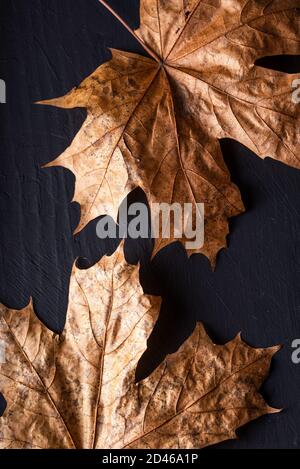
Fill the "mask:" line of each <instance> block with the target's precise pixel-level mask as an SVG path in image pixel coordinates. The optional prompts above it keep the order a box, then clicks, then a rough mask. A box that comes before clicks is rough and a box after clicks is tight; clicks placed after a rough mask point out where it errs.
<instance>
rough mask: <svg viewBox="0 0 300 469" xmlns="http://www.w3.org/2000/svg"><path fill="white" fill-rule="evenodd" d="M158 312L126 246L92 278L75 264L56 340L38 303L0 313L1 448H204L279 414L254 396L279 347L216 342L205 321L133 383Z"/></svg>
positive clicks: (101, 264) (96, 269)
mask: <svg viewBox="0 0 300 469" xmlns="http://www.w3.org/2000/svg"><path fill="white" fill-rule="evenodd" d="M99 300H101V301H99ZM159 307H160V299H159V298H153V297H149V296H146V295H144V294H143V292H142V289H141V286H140V284H139V274H138V267H135V266H129V265H128V264H127V263H126V261H125V259H124V256H123V253H122V250H121V248H120V249H119V250H118V251H117V252H116V253H115V254H114V255H113V256H111V257H107V258H104V259H103V260H102V261H101V262H99V263H98V264H97V265H96V266H94V267H92V268H91V269H89V270H88V271H80V270H77V269H75V268H74V270H73V273H72V278H71V287H70V302H69V311H68V316H67V325H66V328H65V331H64V332H63V333H62V335H61V336H57V335H55V334H54V333H52V332H51V331H49V330H48V329H47V328H46V327H45V326H44V325H43V324H42V323H41V322H40V321H39V320H38V319H37V317H36V316H35V314H34V312H33V308H32V305H31V304H30V305H29V306H28V307H27V308H25V309H24V310H22V311H20V312H18V311H12V310H9V309H6V308H4V307H1V315H2V318H1V320H0V339H1V340H2V341H4V342H5V343H6V363H4V364H2V365H1V366H0V389H1V391H2V392H3V395H4V396H5V398H6V400H7V408H6V411H5V413H4V416H3V417H2V418H1V419H0V447H1V448H43V449H47V448H64V449H72V448H201V447H204V446H207V445H211V444H214V443H217V442H220V441H223V440H226V439H228V438H234V436H235V429H236V428H237V427H239V426H241V425H243V424H245V423H247V422H249V421H250V420H253V419H255V418H257V417H259V416H261V415H263V414H266V413H272V412H276V410H275V409H272V408H270V407H268V406H267V405H266V403H265V402H264V400H263V398H262V397H261V396H260V395H259V394H258V392H257V390H258V388H259V387H260V385H261V383H262V381H263V380H264V379H265V377H266V375H267V373H268V370H269V365H270V362H271V359H272V356H273V354H274V353H275V352H276V351H277V347H273V348H268V349H254V348H251V347H249V346H248V345H246V344H245V343H244V342H243V341H242V340H241V338H240V336H238V337H236V338H235V339H234V340H233V341H231V342H229V343H228V344H226V345H224V346H220V345H215V344H213V343H212V341H211V340H210V339H209V337H208V336H207V334H206V332H205V331H204V328H203V327H202V326H201V325H198V326H197V327H196V329H195V331H194V333H193V334H192V335H191V337H190V338H189V339H188V340H187V341H186V342H185V343H184V344H183V345H182V347H181V348H180V349H179V350H178V351H177V352H176V353H174V354H173V355H170V356H168V357H167V358H166V360H165V361H164V362H163V363H162V364H161V365H160V366H159V367H158V368H157V369H156V370H155V371H154V372H153V373H152V375H150V377H149V378H147V379H145V380H144V381H141V382H139V383H138V384H136V383H135V370H136V366H137V363H138V361H139V358H140V357H141V355H142V353H143V352H144V351H145V349H146V346H147V345H146V344H147V338H148V336H149V334H150V333H151V330H152V328H153V325H154V323H155V321H156V318H157V315H158V311H159Z"/></svg>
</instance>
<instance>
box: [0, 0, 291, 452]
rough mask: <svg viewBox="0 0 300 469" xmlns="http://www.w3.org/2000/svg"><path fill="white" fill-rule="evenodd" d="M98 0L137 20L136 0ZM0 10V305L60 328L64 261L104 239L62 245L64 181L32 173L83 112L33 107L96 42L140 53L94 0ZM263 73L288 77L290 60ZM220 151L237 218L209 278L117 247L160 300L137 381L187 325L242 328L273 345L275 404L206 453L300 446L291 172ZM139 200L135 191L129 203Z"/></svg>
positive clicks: (69, 187)
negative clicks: (0, 89) (1, 97)
mask: <svg viewBox="0 0 300 469" xmlns="http://www.w3.org/2000/svg"><path fill="white" fill-rule="evenodd" d="M282 1H283V3H284V0H282ZM109 3H110V5H112V6H113V7H115V9H116V10H117V11H118V13H120V14H121V16H122V17H123V18H124V19H126V20H127V21H128V23H129V24H130V25H131V26H132V27H137V26H138V24H139V2H138V0H126V1H124V0H114V1H113V0H110V2H109ZM0 15H1V25H0V27H1V41H0V67H1V70H0V78H2V79H4V80H5V81H6V85H7V104H1V105H0V118H1V128H0V152H1V158H0V300H1V301H2V302H3V303H4V304H6V305H7V306H9V307H12V308H16V309H20V308H22V307H24V306H26V305H27V304H28V301H29V298H30V296H32V298H33V301H34V305H35V308H36V312H37V314H38V316H39V317H40V318H41V319H42V320H43V321H44V322H45V323H46V324H47V325H48V326H49V327H50V328H52V329H53V330H55V331H60V330H61V329H62V327H63V325H64V319H65V313H66V308H67V298H68V282H69V276H70V271H71V268H72V264H73V262H74V260H75V258H76V257H78V256H83V257H85V259H84V260H81V261H80V264H81V267H87V266H88V265H91V264H93V263H94V262H96V261H97V260H98V259H99V258H100V257H101V256H102V255H103V254H104V253H106V252H112V250H113V248H114V247H115V245H116V243H112V242H111V243H104V242H103V241H101V242H100V241H99V240H98V239H97V238H96V234H95V222H92V223H91V224H90V225H89V226H88V227H87V228H86V229H85V230H84V231H83V232H82V233H81V234H80V235H79V236H77V237H76V238H75V239H74V238H73V235H72V231H73V229H74V228H75V226H76V225H77V223H78V219H79V214H80V210H79V207H78V205H77V204H76V203H71V201H72V197H73V192H74V176H73V175H72V174H71V173H70V172H69V171H68V170H65V169H63V168H51V169H42V165H43V164H45V163H47V162H49V161H51V160H53V159H54V158H56V157H57V156H58V155H59V154H60V153H62V152H63V150H64V149H65V148H66V147H67V146H68V145H69V144H70V143H71V141H72V139H73V138H74V136H75V134H76V132H77V131H78V130H79V129H80V127H81V125H82V123H83V121H84V118H85V115H86V113H85V111H84V110H69V111H66V110H58V109H54V108H48V107H44V106H37V105H34V104H33V103H34V102H35V101H38V100H41V99H46V98H50V97H56V96H61V95H63V94H65V93H66V92H67V91H69V90H70V89H71V88H72V87H74V86H76V85H78V84H79V83H80V82H81V81H82V79H83V78H85V77H86V76H87V75H89V74H90V73H91V72H93V71H94V70H95V69H96V67H98V66H99V65H100V64H101V63H103V62H104V61H106V60H107V59H109V58H110V53H109V51H108V50H107V47H110V46H112V47H114V48H119V49H123V50H128V51H132V52H138V53H143V54H144V52H143V51H142V50H141V48H140V46H139V44H138V43H137V42H136V41H135V40H134V38H132V37H131V36H130V34H129V33H128V32H127V31H126V30H125V29H124V28H123V27H122V26H121V25H120V24H119V23H118V22H117V21H116V20H115V19H114V18H113V17H112V16H111V15H110V14H109V13H108V12H107V11H106V10H105V9H104V8H103V7H102V6H101V5H100V4H99V2H98V1H97V0H26V1H24V0H0ZM265 65H266V66H269V67H273V68H277V69H281V70H284V71H287V72H296V71H297V72H300V60H299V57H294V58H292V57H288V58H283V59H282V58H277V59H275V60H274V59H272V60H267V61H266V62H265ZM222 149H223V153H224V157H225V159H226V162H227V164H228V166H229V168H230V171H231V174H232V179H233V180H234V182H235V183H236V184H237V185H238V186H239V188H240V190H241V193H242V197H243V200H244V203H245V205H246V208H247V212H246V214H244V215H242V216H239V217H237V218H235V219H232V220H231V222H230V227H231V234H230V236H229V238H228V243H229V248H228V249H227V250H224V251H222V252H221V253H220V255H219V257H218V263H217V269H216V271H215V272H214V273H213V272H212V271H211V269H210V266H209V263H208V260H207V259H206V258H204V257H203V256H200V255H194V256H192V257H191V259H190V260H188V259H187V257H186V254H185V251H184V249H183V248H182V247H181V246H180V245H179V244H177V243H176V244H174V245H172V246H170V247H168V248H166V249H165V250H163V251H162V252H160V253H159V254H158V255H157V256H156V257H155V259H154V260H153V261H152V263H151V262H150V261H149V256H150V251H151V243H150V242H133V241H130V242H127V243H126V252H127V257H128V260H129V261H131V262H136V261H137V260H139V259H140V260H141V261H142V267H141V280H142V284H143V286H144V289H145V291H146V292H147V293H153V294H160V295H162V297H163V307H162V311H161V315H160V319H159V321H158V324H157V326H156V327H155V330H154V332H153V334H152V336H151V338H150V340H149V349H148V351H147V352H146V354H145V356H144V357H143V359H142V360H141V362H140V364H139V366H138V370H137V377H138V379H140V378H142V377H143V376H145V375H147V374H148V373H149V372H150V371H151V370H152V369H153V368H154V367H155V366H156V365H157V364H158V363H159V362H160V360H161V359H162V358H163V357H164V355H165V354H166V353H170V352H173V351H175V350H176V349H177V348H178V346H179V345H180V344H181V343H182V342H183V341H184V340H185V339H186V338H187V337H188V336H189V334H190V333H191V332H192V330H193V328H194V326H195V321H196V320H201V321H203V322H204V324H205V326H206V328H207V330H208V332H209V333H210V335H211V336H212V338H213V339H214V340H215V341H217V342H219V343H224V342H225V341H227V340H229V339H231V338H232V337H233V336H235V335H236V334H237V333H238V332H239V331H242V334H243V338H244V339H245V340H246V341H247V342H248V343H250V344H251V345H253V346H260V347H266V346H270V345H274V344H278V343H280V344H283V345H284V348H283V349H282V350H281V351H280V352H279V353H278V354H277V356H276V358H275V359H274V363H273V366H272V370H271V375H270V378H269V379H268V380H267V382H266V384H265V385H264V387H263V395H264V397H265V398H266V399H267V400H268V402H269V403H270V404H271V405H273V406H275V407H284V408H285V410H284V411H283V412H282V413H281V414H277V415H272V416H267V417H262V418H261V419H260V420H258V421H256V422H254V423H251V424H249V425H247V426H246V427H244V428H243V429H241V430H240V431H239V432H238V433H239V436H240V440H239V441H231V442H226V443H224V444H221V445H218V446H217V447H216V448H300V364H299V365H298V366H297V365H295V364H293V363H292V361H291V353H292V349H291V342H292V340H293V339H295V338H298V337H299V338H300V288H299V281H300V244H299V241H300V217H299V215H300V211H299V207H300V172H299V171H297V170H294V169H291V168H288V167H286V166H284V165H283V164H280V163H277V162H275V161H273V160H271V159H269V158H267V159H266V160H265V161H262V160H260V159H259V158H257V157H256V156H255V155H254V154H252V153H251V152H250V151H249V150H247V149H246V148H244V147H242V146H241V145H240V144H239V143H237V142H233V141H230V140H226V141H222ZM142 197H143V196H142V194H141V193H140V192H139V191H136V192H135V194H133V195H132V196H131V199H133V198H142ZM99 301H101V298H99Z"/></svg>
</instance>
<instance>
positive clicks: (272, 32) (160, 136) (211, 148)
mask: <svg viewBox="0 0 300 469" xmlns="http://www.w3.org/2000/svg"><path fill="white" fill-rule="evenodd" d="M100 2H101V3H102V4H103V5H104V6H106V7H107V8H108V9H110V11H111V12H112V13H113V14H114V15H115V16H116V17H117V18H118V19H119V20H120V21H121V22H122V23H123V24H124V25H125V26H126V27H127V28H128V29H129V30H130V28H129V27H128V25H126V23H125V22H124V21H123V20H122V19H121V18H120V17H119V16H118V15H117V14H116V13H115V12H114V11H113V10H112V9H111V8H110V7H109V6H108V5H107V3H106V2H105V1H103V0H100ZM297 7H299V0H285V1H284V2H283V1H281V0H231V1H228V0H205V1H203V0H168V1H165V0H141V26H140V28H139V29H138V30H137V31H136V32H133V31H132V30H130V31H131V33H132V34H133V35H134V36H135V37H136V38H137V40H138V41H139V42H140V43H141V44H142V45H143V46H144V48H145V50H146V51H147V52H148V53H149V54H150V56H151V58H149V59H148V58H144V57H141V56H139V55H136V54H129V53H125V52H120V51H116V50H114V51H112V53H113V57H112V60H111V61H110V62H108V63H105V64H104V65H102V66H101V67H100V68H98V69H97V70H96V71H95V73H93V74H92V75H91V76H90V77H89V78H87V79H86V80H85V81H83V83H82V84H81V85H80V86H79V87H78V88H76V89H74V90H72V91H71V92H70V93H69V94H68V95H66V96H65V97H63V98H58V99H54V100H48V101H44V104H51V105H55V106H59V107H63V108H74V107H85V108H87V109H88V118H87V121H86V122H85V124H84V125H83V127H82V129H81V131H80V132H79V134H78V135H77V137H76V138H75V140H74V142H73V143H72V145H71V146H70V148H68V149H67V150H66V152H65V153H63V154H62V155H61V156H60V157H59V158H58V159H56V160H55V161H53V162H52V163H51V164H50V165H49V166H53V165H62V166H65V167H67V168H69V169H71V170H72V171H73V172H74V174H75V175H76V178H77V182H76V193H75V199H76V200H77V201H78V202H79V203H80V204H81V206H82V219H81V223H80V225H79V228H78V229H81V228H83V227H84V226H85V225H86V224H87V223H88V222H89V221H91V220H92V219H93V218H95V217H96V216H98V215H100V214H102V213H109V214H110V215H112V216H115V215H116V213H117V209H118V207H119V205H120V201H121V200H122V198H123V197H124V196H125V195H126V194H127V192H128V190H129V189H130V188H132V187H135V186H140V187H142V189H143V190H144V191H145V193H146V195H147V197H148V200H149V203H150V206H151V205H152V204H153V203H154V202H156V203H157V202H165V203H169V204H172V203H174V202H177V203H180V204H183V203H192V204H193V207H194V211H195V210H197V206H196V203H204V204H205V242H204V245H203V247H202V248H201V249H195V250H193V251H190V252H189V253H191V252H201V253H203V254H205V255H206V256H207V257H208V258H209V259H210V261H211V263H212V265H214V263H215V259H216V255H217V253H218V251H219V250H220V249H221V248H222V247H225V246H226V235H227V233H228V218H229V217H232V216H234V215H237V214H239V213H241V212H242V211H243V209H244V208H243V203H242V201H241V198H240V193H239V191H238V189H237V187H236V186H235V185H234V184H232V183H231V181H230V175H229V171H228V169H227V167H226V165H225V163H224V161H223V157H222V154H221V149H220V145H219V139H221V138H225V137H228V138H232V139H235V140H237V141H238V142H240V143H242V144H244V145H245V146H246V147H248V148H250V149H251V150H252V151H253V152H255V153H256V154H257V155H258V156H260V157H262V158H264V157H266V156H270V157H272V158H275V159H277V160H279V161H282V162H284V163H287V164H289V165H291V166H294V167H296V168H299V167H300V156H299V154H300V153H299V150H300V144H299V139H298V135H299V133H300V120H299V116H300V106H299V105H297V104H296V103H294V102H293V100H292V91H293V89H292V82H293V81H294V80H295V79H296V78H298V77H299V75H288V74H285V73H282V72H279V71H273V70H266V69H264V68H262V67H259V66H257V65H255V61H256V60H257V59H259V58H261V57H264V56H271V55H275V54H276V55H278V54H299V53H300V40H299V37H300V15H299V11H300V10H299V8H297ZM128 177H129V184H127V180H128ZM172 240H173V238H172V237H171V238H169V239H162V237H160V238H159V239H157V240H156V245H155V248H154V253H156V252H157V251H158V250H159V249H161V248H162V247H163V246H164V245H167V244H169V243H170V242H171V241H172ZM182 241H184V238H182Z"/></svg>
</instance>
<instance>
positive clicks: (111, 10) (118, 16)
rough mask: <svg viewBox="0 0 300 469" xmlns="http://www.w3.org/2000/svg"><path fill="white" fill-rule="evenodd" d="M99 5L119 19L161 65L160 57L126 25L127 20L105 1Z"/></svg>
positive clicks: (100, 0) (100, 1) (101, 1)
mask: <svg viewBox="0 0 300 469" xmlns="http://www.w3.org/2000/svg"><path fill="white" fill-rule="evenodd" d="M98 1H99V3H101V4H102V5H103V6H104V7H105V8H106V9H107V10H108V11H109V12H110V13H111V14H112V15H113V16H114V17H115V18H117V20H118V21H120V23H121V24H122V25H123V26H124V27H125V28H126V29H127V31H129V32H130V34H132V36H133V37H134V38H135V39H136V40H137V41H138V42H139V43H140V44H141V46H142V47H143V48H144V49H145V51H146V52H148V54H149V55H151V57H152V58H153V59H154V60H156V62H158V63H160V62H161V59H160V57H159V56H158V55H157V54H156V53H155V52H154V51H153V50H152V49H150V47H149V46H147V44H145V43H144V41H142V39H141V38H140V37H139V36H138V35H137V34H136V33H135V32H134V30H133V29H132V28H131V27H130V26H129V24H128V23H126V21H125V20H123V18H121V16H120V15H118V13H117V12H116V11H115V10H114V9H113V8H112V7H111V6H109V5H108V3H107V2H106V1H105V0H98Z"/></svg>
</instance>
